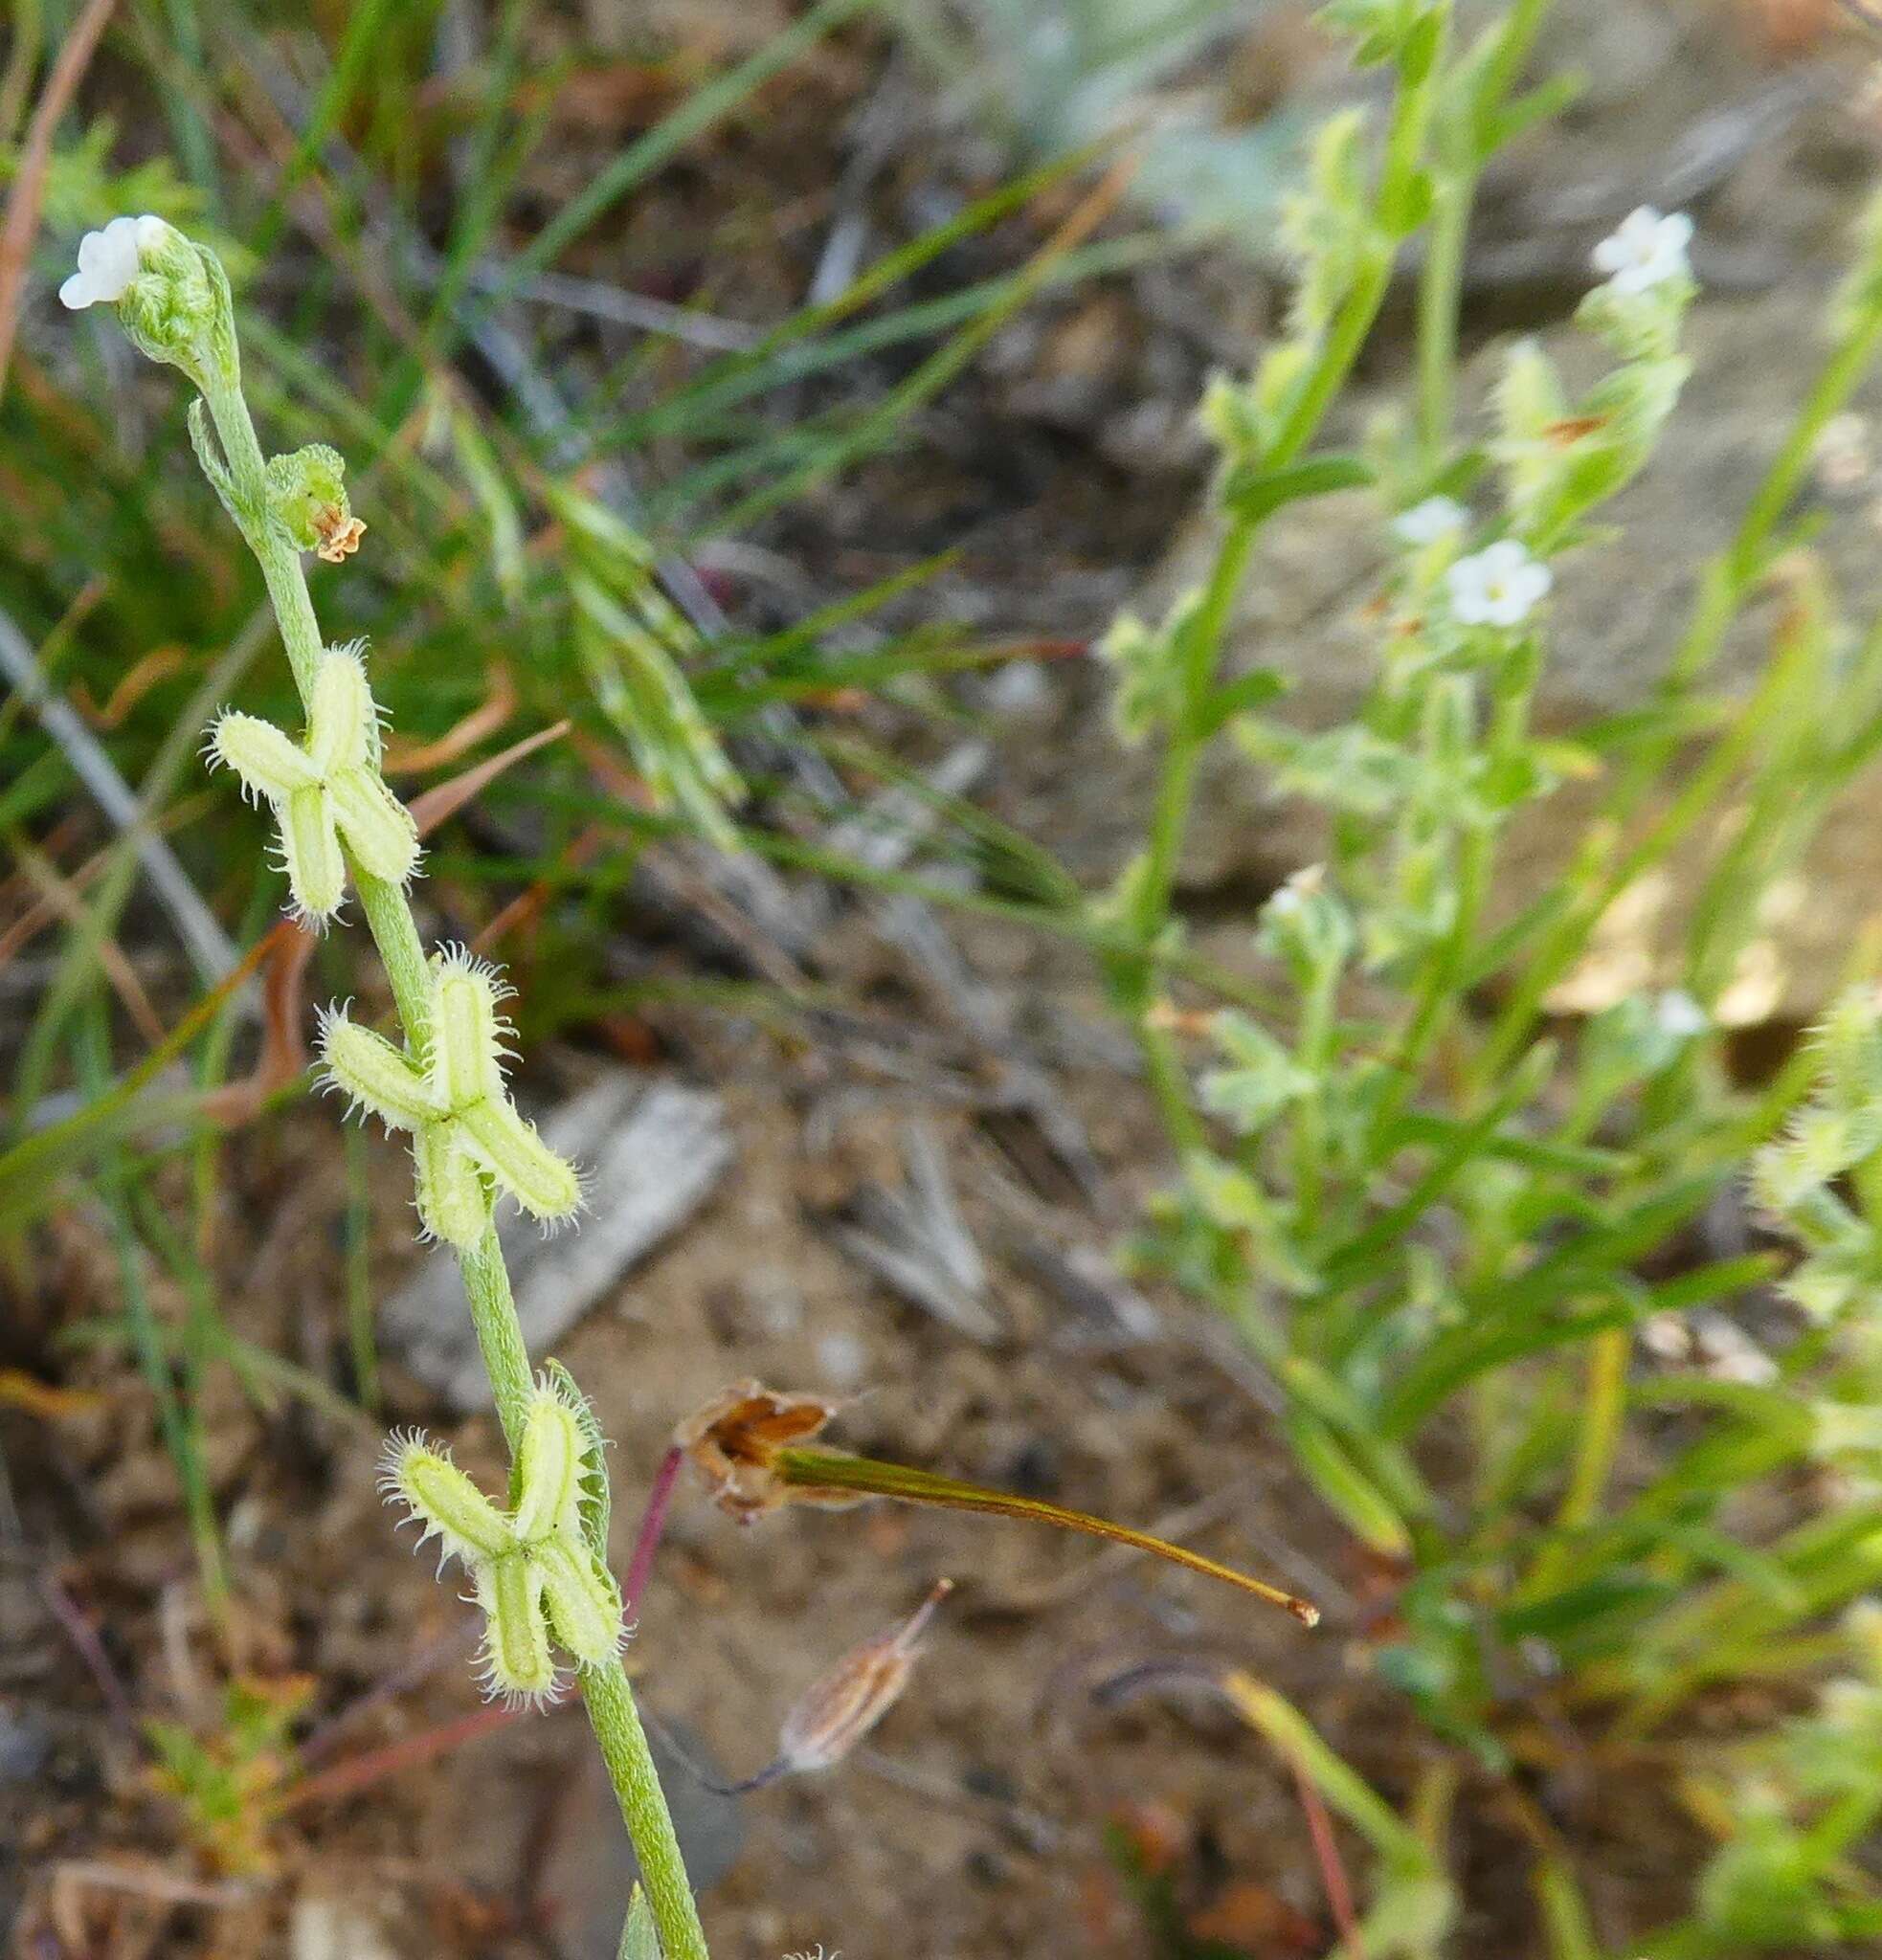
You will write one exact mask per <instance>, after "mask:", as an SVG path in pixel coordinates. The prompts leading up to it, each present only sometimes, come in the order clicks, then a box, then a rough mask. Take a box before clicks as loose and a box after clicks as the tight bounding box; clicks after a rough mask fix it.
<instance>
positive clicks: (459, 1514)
mask: <svg viewBox="0 0 1882 1960" xmlns="http://www.w3.org/2000/svg"><path fill="white" fill-rule="evenodd" d="M379 1488H380V1491H381V1493H382V1494H383V1495H384V1497H385V1498H386V1499H387V1501H388V1502H389V1503H402V1504H403V1505H404V1506H405V1508H406V1510H407V1511H408V1512H409V1513H410V1514H411V1516H412V1518H413V1519H414V1521H415V1522H416V1523H418V1524H420V1525H422V1526H424V1530H423V1531H422V1532H421V1533H420V1535H419V1538H418V1543H419V1544H420V1545H423V1544H424V1543H425V1541H426V1540H427V1539H430V1538H436V1539H437V1540H438V1541H439V1545H440V1548H441V1556H440V1559H439V1563H440V1565H441V1564H442V1563H443V1560H444V1559H447V1558H455V1559H458V1560H460V1561H461V1562H462V1563H463V1564H464V1565H465V1566H467V1567H475V1566H477V1565H479V1564H480V1563H482V1562H484V1561H487V1560H489V1559H494V1558H500V1557H502V1556H503V1555H504V1553H506V1552H508V1551H511V1550H513V1549H514V1548H515V1546H516V1534H515V1532H514V1531H513V1530H512V1529H511V1527H510V1524H509V1521H508V1520H507V1519H506V1518H505V1517H504V1514H503V1513H502V1512H501V1511H500V1510H498V1508H497V1507H496V1505H495V1504H493V1503H491V1502H490V1500H489V1499H488V1498H487V1497H485V1496H484V1495H483V1493H482V1491H481V1490H479V1489H478V1487H477V1485H476V1484H475V1483H473V1482H472V1481H470V1479H469V1478H468V1477H466V1476H465V1475H464V1473H463V1472H462V1471H461V1470H459V1468H458V1466H457V1465H456V1464H455V1463H454V1462H452V1460H451V1459H450V1457H449V1456H447V1455H446V1454H445V1453H444V1452H443V1451H442V1450H438V1449H435V1448H433V1447H432V1445H431V1443H430V1442H429V1441H428V1440H427V1439H426V1438H425V1437H423V1436H422V1435H420V1434H418V1433H417V1432H416V1431H413V1432H411V1433H408V1434H406V1435H403V1436H394V1437H392V1439H391V1440H390V1441H389V1442H388V1443H387V1445H386V1454H385V1459H384V1462H383V1466H382V1468H381V1470H380V1474H379Z"/></svg>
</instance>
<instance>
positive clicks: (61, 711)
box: [0, 612, 235, 986]
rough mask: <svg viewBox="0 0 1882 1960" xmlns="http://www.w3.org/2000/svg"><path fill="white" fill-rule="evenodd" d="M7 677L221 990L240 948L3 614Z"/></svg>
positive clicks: (0, 661) (204, 975)
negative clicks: (122, 840)
mask: <svg viewBox="0 0 1882 1960" xmlns="http://www.w3.org/2000/svg"><path fill="white" fill-rule="evenodd" d="M0 672H4V673H5V674H6V677H7V679H9V680H11V682H12V684H13V686H14V687H15V688H17V689H18V690H19V694H20V697H21V699H22V700H24V701H25V702H27V703H28V704H29V705H30V706H31V707H32V709H33V711H34V714H35V715H37V716H38V718H39V723H40V725H41V726H42V727H43V728H44V729H45V731H46V733H47V734H48V735H50V736H51V737H52V738H53V740H54V741H55V742H56V743H57V744H58V746H59V747H60V748H61V749H63V750H64V752H65V759H66V760H67V761H68V762H69V763H70V764H71V765H72V770H73V773H74V774H75V775H76V776H78V779H79V781H80V782H82V783H83V784H84V786H85V788H86V789H87V790H89V791H91V793H92V796H93V798H94V800H95V801H96V802H97V804H98V806H99V808H100V809H101V810H102V811H103V812H104V813H105V815H106V816H108V817H109V818H110V819H111V821H112V823H114V824H115V825H116V826H117V827H118V829H119V830H121V831H123V833H124V834H125V835H126V836H127V837H128V838H129V839H130V843H131V848H132V849H133V850H135V851H136V853H137V857H138V861H139V863H140V864H142V865H143V867H144V870H145V873H146V876H147V877H148V878H149V880H150V884H151V887H152V889H153V890H154V891H155V892H156V894H157V897H158V898H159V900H161V901H162V902H163V905H164V908H165V910H166V911H168V913H169V915H170V919H171V922H172V923H173V924H174V925H175V926H176V931H177V937H178V938H179V939H181V940H182V942H183V945H184V947H185V949H186V950H187V951H188V953H189V955H190V964H191V965H192V966H194V968H195V969H196V974H197V977H198V978H199V979H200V980H201V981H203V983H204V984H205V985H206V986H213V985H214V984H215V983H216V982H217V981H219V980H221V979H223V978H224V977H225V976H226V975H227V974H228V973H229V972H230V971H231V970H232V969H234V967H235V947H234V946H233V945H232V944H231V943H230V940H229V935H228V934H227V933H226V932H224V931H223V929H222V927H221V925H220V924H218V923H217V921H216V917H215V915H214V913H213V912H212V911H211V910H210V908H209V907H208V906H207V905H206V904H205V903H204V902H203V899H202V895H201V893H199V892H198V891H197V890H196V887H195V886H194V885H193V884H192V883H191V882H190V877H189V874H188V873H187V872H186V871H185V870H184V869H183V866H182V865H181V864H180V863H178V862H177V858H176V854H175V853H174V852H173V851H171V849H170V847H169V846H168V844H167V843H166V842H165V841H164V839H163V838H162V837H161V836H160V835H158V834H157V832H156V831H155V830H154V829H153V828H152V827H151V824H150V822H149V819H148V816H147V813H146V811H145V809H144V806H143V804H142V802H141V801H140V800H139V798H138V795H137V792H136V791H134V790H132V788H131V787H130V785H129V784H128V783H126V782H125V781H124V779H123V776H122V775H121V774H120V773H119V770H118V766H117V764H116V763H114V762H113V761H112V760H111V758H110V757H109V756H108V755H107V754H106V753H105V752H104V750H103V749H102V748H101V746H99V742H98V738H97V737H96V736H95V735H94V734H93V733H92V731H91V730H90V729H89V728H87V727H86V726H85V724H84V719H83V717H82V716H80V715H79V713H78V710H77V709H76V708H75V707H74V706H73V705H72V703H71V702H69V701H67V700H66V699H65V697H64V696H63V695H62V694H60V693H58V692H57V690H56V689H55V688H54V687H52V686H51V685H50V684H49V683H48V681H47V679H46V677H45V675H44V674H43V673H41V672H40V669H39V662H38V660H37V659H36V658H35V657H34V652H33V647H32V643H31V642H30V641H29V640H28V639H27V637H26V635H25V634H23V633H22V632H21V631H20V630H19V628H18V627H17V626H15V625H14V624H13V622H12V620H11V618H9V617H8V615H7V614H6V613H5V612H0Z"/></svg>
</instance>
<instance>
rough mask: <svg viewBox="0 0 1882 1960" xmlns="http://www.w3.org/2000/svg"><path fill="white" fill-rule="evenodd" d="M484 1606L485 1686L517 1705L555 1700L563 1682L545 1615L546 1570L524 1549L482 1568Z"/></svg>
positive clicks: (479, 1582)
mask: <svg viewBox="0 0 1882 1960" xmlns="http://www.w3.org/2000/svg"><path fill="white" fill-rule="evenodd" d="M476 1581H477V1603H478V1604H479V1605H480V1606H481V1607H482V1609H483V1620H484V1634H483V1686H484V1691H485V1692H486V1693H487V1694H490V1695H492V1696H501V1697H502V1699H503V1700H504V1701H505V1702H507V1703H509V1704H512V1705H515V1704H520V1703H525V1702H546V1701H549V1700H552V1699H553V1698H554V1695H555V1691H556V1687H557V1685H558V1683H557V1679H556V1672H555V1661H554V1659H553V1658H552V1656H551V1655H550V1653H549V1627H548V1624H547V1622H546V1621H545V1620H544V1618H543V1573H542V1569H541V1567H539V1566H538V1565H537V1564H536V1562H535V1560H534V1559H532V1558H529V1557H527V1555H526V1554H525V1553H523V1552H522V1551H511V1552H509V1553H508V1554H507V1555H506V1556H504V1557H503V1558H499V1559H493V1560H492V1561H491V1562H490V1563H489V1564H487V1565H481V1566H479V1567H478V1568H477V1569H476Z"/></svg>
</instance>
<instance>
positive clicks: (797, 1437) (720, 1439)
mask: <svg viewBox="0 0 1882 1960" xmlns="http://www.w3.org/2000/svg"><path fill="white" fill-rule="evenodd" d="M841 1407H842V1404H841V1403H840V1402H835V1401H832V1400H830V1399H829V1398H828V1397H827V1396H824V1395H793V1394H784V1393H781V1392H779V1391H778V1390H776V1389H768V1388H766V1387H765V1386H764V1385H763V1383H761V1382H756V1381H742V1382H734V1383H733V1384H732V1385H731V1387H730V1388H728V1389H727V1390H725V1391H724V1392H722V1393H720V1394H718V1395H715V1396H714V1397H713V1398H712V1400H711V1401H709V1402H708V1403H707V1404H706V1407H705V1408H704V1409H701V1410H700V1411H698V1413H697V1414H693V1415H689V1416H688V1417H687V1418H686V1419H685V1421H683V1423H681V1424H680V1426H679V1427H678V1428H677V1429H676V1430H675V1431H674V1432H673V1441H674V1445H675V1447H676V1448H678V1449H681V1450H683V1451H684V1452H685V1454H686V1457H687V1458H688V1459H689V1460H690V1461H691V1463H692V1465H693V1467H694V1469H696V1470H697V1471H698V1472H699V1474H700V1475H701V1477H703V1478H704V1479H705V1480H706V1485H707V1487H708V1488H709V1489H710V1490H711V1492H712V1499H713V1502H714V1503H716V1504H717V1505H718V1506H719V1508H720V1509H721V1510H722V1511H725V1512H726V1513H728V1515H729V1516H731V1517H734V1518H736V1519H737V1520H738V1521H739V1523H740V1524H741V1525H750V1524H753V1523H755V1522H756V1521H757V1520H758V1519H759V1518H763V1517H766V1516H769V1515H770V1513H771V1512H773V1511H774V1510H777V1509H779V1508H780V1507H781V1506H782V1505H784V1504H786V1503H791V1502H793V1501H794V1500H795V1501H796V1502H799V1503H802V1502H809V1503H830V1504H845V1503H860V1502H861V1501H862V1500H861V1498H860V1497H859V1496H853V1495H851V1494H850V1493H848V1492H832V1493H829V1494H827V1495H826V1494H822V1493H818V1492H815V1491H806V1490H801V1489H793V1488H791V1487H790V1486H789V1485H787V1484H786V1482H785V1480H784V1478H783V1476H782V1474H781V1472H780V1469H779V1465H778V1455H779V1452H780V1451H782V1450H784V1449H786V1448H787V1447H788V1446H789V1445H791V1444H792V1443H801V1442H806V1441H808V1440H809V1439H810V1438H811V1437H814V1436H816V1435H817V1434H818V1431H820V1430H821V1429H822V1428H823V1426H824V1424H825V1423H827V1422H828V1421H829V1420H830V1418H831V1417H832V1416H833V1415H835V1414H836V1413H837V1411H838V1410H839V1409H840V1408H841Z"/></svg>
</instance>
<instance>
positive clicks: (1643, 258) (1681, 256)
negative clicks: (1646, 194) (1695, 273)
mask: <svg viewBox="0 0 1882 1960" xmlns="http://www.w3.org/2000/svg"><path fill="white" fill-rule="evenodd" d="M1691 243H1692V219H1691V218H1690V217H1688V216H1687V215H1686V213H1685V212H1683V211H1675V212H1668V213H1667V215H1666V216H1664V217H1663V216H1662V215H1661V214H1660V212H1657V211H1655V210H1654V209H1653V207H1652V206H1651V205H1650V204H1644V205H1642V206H1641V208H1640V209H1639V210H1638V211H1636V212H1630V213H1629V214H1628V215H1627V216H1626V217H1625V218H1624V219H1623V220H1622V222H1621V226H1620V229H1619V230H1618V231H1616V232H1614V233H1613V234H1611V235H1610V236H1608V237H1605V238H1603V239H1602V241H1601V243H1600V244H1599V245H1597V246H1596V247H1595V249H1594V251H1593V253H1592V254H1591V255H1590V256H1591V258H1592V260H1593V263H1594V268H1595V270H1596V271H1597V272H1602V273H1606V274H1607V276H1608V280H1607V282H1608V284H1609V285H1610V286H1611V287H1612V288H1613V289H1614V291H1615V292H1617V293H1645V292H1647V290H1648V289H1649V288H1650V287H1653V286H1659V285H1664V284H1665V283H1666V282H1667V280H1669V279H1674V278H1689V277H1691V275H1692V266H1691V265H1690V264H1689V263H1688V261H1687V256H1686V248H1687V246H1688V245H1689V244H1691Z"/></svg>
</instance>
